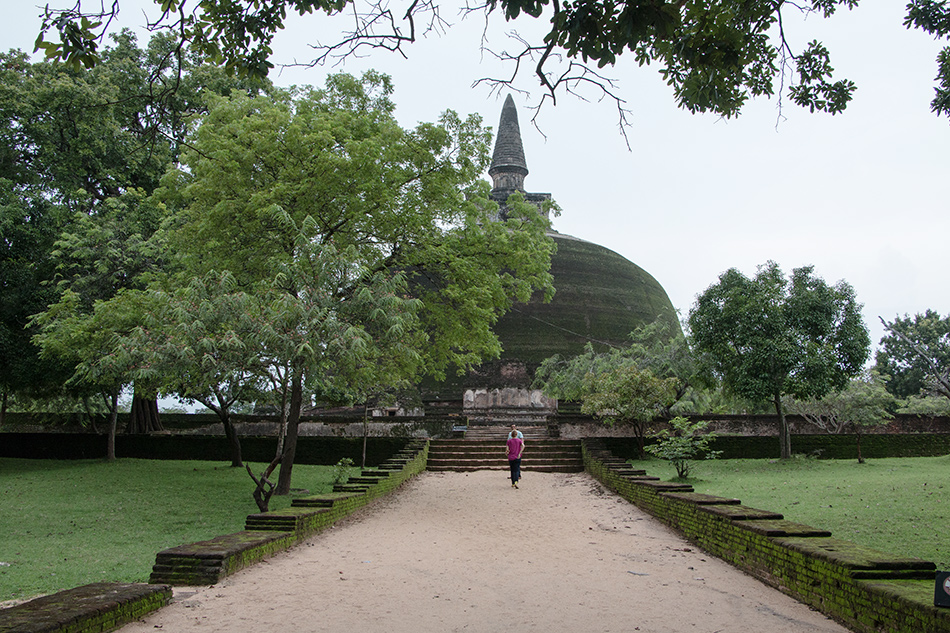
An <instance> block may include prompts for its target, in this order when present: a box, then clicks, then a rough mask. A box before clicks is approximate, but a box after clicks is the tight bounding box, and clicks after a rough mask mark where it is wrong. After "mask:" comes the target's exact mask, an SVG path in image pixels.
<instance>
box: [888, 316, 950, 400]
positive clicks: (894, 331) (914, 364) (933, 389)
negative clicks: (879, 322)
mask: <svg viewBox="0 0 950 633" xmlns="http://www.w3.org/2000/svg"><path fill="white" fill-rule="evenodd" d="M884 326H885V328H886V330H887V334H885V335H884V336H883V337H882V338H881V344H880V347H879V348H878V350H877V353H876V354H875V356H874V360H875V363H876V367H877V370H878V371H879V372H880V373H881V374H882V375H883V376H885V377H886V378H887V390H888V391H890V392H891V393H892V394H894V395H895V396H897V397H898V398H908V397H910V396H917V395H919V394H921V393H936V394H942V395H943V396H945V397H948V398H950V381H947V380H946V377H947V376H948V375H950V314H948V315H947V316H946V317H941V316H940V315H939V314H938V313H937V312H934V311H933V310H927V311H926V312H924V313H923V314H915V315H914V316H913V317H910V316H906V315H905V316H904V317H903V318H896V319H894V320H893V321H891V322H890V323H887V322H885V323H884ZM941 378H944V381H945V382H948V387H945V388H944V389H941Z"/></svg>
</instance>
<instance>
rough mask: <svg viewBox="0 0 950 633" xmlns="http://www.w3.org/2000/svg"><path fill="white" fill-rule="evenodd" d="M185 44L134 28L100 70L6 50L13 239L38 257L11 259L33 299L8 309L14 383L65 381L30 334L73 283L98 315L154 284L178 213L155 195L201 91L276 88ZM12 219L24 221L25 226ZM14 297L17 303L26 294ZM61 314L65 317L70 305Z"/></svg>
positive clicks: (145, 415)
mask: <svg viewBox="0 0 950 633" xmlns="http://www.w3.org/2000/svg"><path fill="white" fill-rule="evenodd" d="M177 44H178V43H177V40H175V39H174V38H173V37H170V36H168V35H160V36H156V37H154V38H152V40H151V41H150V42H149V44H148V46H147V47H146V48H145V49H142V48H140V47H139V46H138V44H137V43H136V40H135V38H134V36H132V35H131V33H130V32H128V31H123V32H121V33H118V34H116V35H115V37H114V38H113V43H112V45H111V46H109V47H107V48H104V49H103V51H102V53H101V63H99V64H97V65H96V66H95V68H93V69H91V70H89V71H77V70H75V69H72V68H70V67H68V66H66V65H64V64H61V63H54V62H50V61H44V62H40V63H30V62H29V61H28V59H27V57H26V56H25V55H23V54H22V53H19V52H11V53H9V54H7V55H3V56H2V57H0V74H2V81H0V120H2V121H0V122H2V126H0V134H2V135H3V140H4V141H5V142H4V143H2V144H0V164H2V165H3V166H4V168H5V171H4V174H5V176H6V179H5V180H4V184H3V185H2V186H3V187H4V200H10V201H15V204H13V203H12V202H11V204H5V205H4V208H3V214H4V218H5V221H4V223H3V226H4V232H5V235H4V237H5V238H9V239H5V242H6V243H7V244H8V245H9V247H10V248H9V249H8V252H10V253H13V252H29V253H30V254H29V259H28V260H27V261H23V260H20V261H21V263H22V265H21V266H20V267H19V268H16V267H14V266H13V265H12V264H11V265H10V266H9V267H6V266H5V267H4V269H3V271H2V272H0V275H2V276H3V278H4V280H6V279H8V278H9V279H12V281H11V282H10V283H11V284H19V285H18V286H17V287H19V288H23V289H24V290H25V292H28V293H29V298H30V300H29V301H19V302H18V305H19V309H18V311H9V312H8V311H4V314H3V315H2V318H3V322H4V326H5V329H7V330H8V331H11V332H13V333H14V334H16V335H18V336H19V339H20V341H19V342H22V343H23V344H22V345H19V346H18V347H17V351H16V353H15V358H16V359H17V361H18V362H19V365H20V367H21V368H20V369H19V370H17V371H10V372H9V373H7V371H6V370H5V371H4V373H3V376H4V377H3V379H2V382H3V383H4V384H13V382H12V381H13V379H14V378H15V377H16V376H26V375H29V374H34V375H36V374H39V375H41V376H47V377H49V378H51V379H55V378H58V379H59V381H62V378H63V377H62V373H61V372H60V373H59V374H57V373H54V372H49V371H46V372H44V371H42V370H43V368H44V367H45V366H46V365H48V363H49V361H41V360H36V359H37V358H38V354H37V353H36V348H35V346H34V345H33V343H32V342H30V341H29V340H28V339H27V335H26V334H25V333H24V332H23V331H22V328H23V326H24V323H25V322H26V318H25V314H24V311H26V310H29V311H30V312H29V313H28V314H36V313H40V312H43V311H45V310H47V307H48V306H49V305H52V304H55V303H57V301H58V300H59V298H60V297H61V296H62V293H63V292H64V291H66V290H71V291H72V292H73V294H74V295H76V296H77V297H78V301H69V302H67V303H68V305H69V306H71V307H74V308H75V309H77V310H80V311H81V312H82V313H83V314H84V315H85V317H86V318H89V319H92V318H93V316H94V315H93V306H94V305H95V303H96V302H97V301H109V300H110V299H111V298H112V297H114V296H116V294H117V293H118V292H120V291H122V290H123V289H135V288H137V289H141V288H144V287H145V285H146V284H147V283H148V280H149V278H150V277H151V276H153V275H155V274H157V273H158V272H160V270H161V268H162V267H164V266H165V265H166V264H167V263H168V261H169V260H168V259H167V258H165V257H164V256H163V255H162V254H161V253H160V249H155V248H153V247H152V246H150V245H149V242H150V240H151V238H152V236H153V235H154V234H155V233H156V231H157V229H158V227H159V226H160V224H161V221H162V219H163V217H164V216H165V215H166V214H165V209H164V208H163V207H161V205H157V204H154V203H153V202H152V201H151V200H150V199H149V196H150V194H151V193H152V192H153V191H154V190H155V188H156V187H157V186H158V185H159V182H160V179H161V177H162V175H163V174H164V173H165V171H166V169H167V168H168V166H169V165H170V164H171V163H173V162H174V161H175V160H176V158H177V154H178V151H179V148H180V144H181V142H182V141H183V139H184V137H185V135H186V134H187V132H188V130H189V129H190V127H191V126H193V124H194V119H195V117H196V116H198V115H200V114H201V113H202V112H204V111H205V110H206V106H205V102H204V96H203V95H202V94H201V91H203V90H209V91H218V92H221V93H227V92H229V91H230V90H231V89H233V88H242V89H243V88H251V89H253V88H255V87H261V86H265V84H264V83H262V82H259V81H258V82H250V81H239V80H237V79H235V78H229V77H228V76H227V74H226V73H225V72H224V71H223V70H222V69H220V68H217V67H213V66H211V67H209V66H207V65H202V64H201V60H200V58H198V57H196V56H195V55H194V54H191V53H187V52H186V51H184V50H182V49H180V48H179V47H178V46H177ZM7 227H14V228H16V227H19V229H18V230H17V232H16V234H13V233H7ZM24 227H28V228H29V229H30V230H29V231H24V230H22V229H23V228H24ZM40 235H42V236H44V237H43V241H42V242H39V241H37V239H36V238H37V237H38V236H40ZM8 261H12V258H11V260H8ZM11 271H12V272H11ZM24 272H29V284H32V285H33V288H34V289H33V290H32V291H30V290H29V287H30V286H29V284H28V283H22V284H20V283H19V282H18V281H17V280H21V281H22V280H24V279H26V277H25V276H24V274H23V273H24ZM8 273H9V277H8ZM14 273H16V275H18V276H14ZM5 283H6V281H5ZM11 287H12V286H11ZM6 297H10V299H11V301H12V300H13V299H14V293H13V292H11V293H10V294H9V295H7V294H6V293H5V297H4V298H5V299H6ZM17 298H18V299H25V298H26V297H25V296H23V293H21V294H20V295H19V296H18V297H17ZM56 314H58V315H60V316H65V313H64V312H63V310H56ZM71 319H72V317H70V321H69V322H70V324H71V327H72V325H73V321H72V320H71ZM45 327H46V328H47V330H48V329H49V328H51V327H54V324H53V323H49V322H47V323H46V325H45ZM69 356H70V357H74V355H72V354H69ZM47 357H49V355H47ZM31 359H33V360H31ZM44 363H45V364H44ZM31 368H32V369H31ZM8 377H9V380H8ZM42 382H43V381H42V380H41V381H40V384H42ZM22 383H23V381H22V380H20V381H19V383H17V384H22ZM140 386H141V385H138V384H137V385H136V394H135V397H134V398H133V416H132V427H131V430H137V431H146V430H149V429H151V428H156V427H157V425H158V415H157V404H156V402H155V400H154V398H153V397H151V396H152V394H150V393H148V392H149V391H150V389H146V390H145V392H144V393H141V392H140V390H139V387H140ZM146 387H147V385H146ZM21 388H22V387H21Z"/></svg>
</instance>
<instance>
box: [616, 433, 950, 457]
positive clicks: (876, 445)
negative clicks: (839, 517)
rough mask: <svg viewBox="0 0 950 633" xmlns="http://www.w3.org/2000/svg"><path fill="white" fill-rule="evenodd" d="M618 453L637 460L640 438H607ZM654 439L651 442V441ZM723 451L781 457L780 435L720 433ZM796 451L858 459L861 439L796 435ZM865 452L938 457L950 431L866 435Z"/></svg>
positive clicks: (949, 443)
mask: <svg viewBox="0 0 950 633" xmlns="http://www.w3.org/2000/svg"><path fill="white" fill-rule="evenodd" d="M604 441H605V442H607V446H608V448H610V450H611V451H612V452H613V453H614V454H615V455H617V456H619V457H623V458H625V459H636V457H637V452H638V449H637V440H636V438H633V437H612V438H604ZM649 443H650V441H647V444H649ZM711 448H712V449H713V450H717V451H722V458H723V459H775V458H778V457H779V445H778V437H759V436H735V435H720V436H719V437H717V438H716V439H715V440H714V441H713V442H712V444H711ZM792 452H793V453H797V454H802V455H812V456H815V457H819V458H821V459H857V457H858V449H857V440H856V439H855V437H854V436H853V435H793V436H792ZM861 454H862V455H863V456H864V457H865V458H869V459H879V458H884V457H934V456H939V455H948V454H950V433H908V434H901V435H895V434H886V435H862V436H861Z"/></svg>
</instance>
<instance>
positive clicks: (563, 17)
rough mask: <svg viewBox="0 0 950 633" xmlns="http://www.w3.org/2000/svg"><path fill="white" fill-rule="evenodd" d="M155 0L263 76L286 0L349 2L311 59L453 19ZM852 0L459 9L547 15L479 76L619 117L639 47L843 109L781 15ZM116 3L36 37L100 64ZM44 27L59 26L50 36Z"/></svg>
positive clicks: (946, 70) (432, 13)
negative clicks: (617, 85)
mask: <svg viewBox="0 0 950 633" xmlns="http://www.w3.org/2000/svg"><path fill="white" fill-rule="evenodd" d="M155 3H156V4H158V5H160V6H161V10H162V14H161V16H159V17H158V18H157V19H155V20H154V21H153V22H152V23H150V25H149V27H150V28H153V29H158V28H164V29H168V30H170V31H173V32H175V33H177V34H178V36H179V37H180V38H181V40H182V41H183V42H185V41H187V42H189V43H190V44H191V46H193V47H195V49H196V50H198V51H199V52H201V53H202V54H203V55H205V56H207V58H208V59H211V60H214V61H215V62H216V63H219V64H222V65H224V66H225V67H227V68H228V69H230V70H233V71H236V72H237V73H238V74H241V75H248V76H264V75H266V74H267V73H268V71H269V70H270V69H271V68H272V67H273V63H272V61H271V60H270V57H271V54H272V50H271V43H272V41H273V38H274V36H275V34H276V33H277V32H278V31H280V30H281V29H282V28H283V27H284V23H285V20H286V17H287V13H288V12H289V11H294V12H296V13H299V14H300V15H304V14H311V13H316V14H318V15H319V14H324V15H327V16H333V15H337V14H340V13H343V12H344V11H346V12H347V13H352V16H353V20H354V22H353V25H352V27H351V28H349V29H344V30H343V31H342V32H341V33H340V34H339V37H338V38H336V40H337V41H335V42H330V43H329V44H321V43H320V42H315V43H313V46H314V48H315V59H314V60H313V61H312V62H311V64H323V63H327V62H335V61H339V59H340V58H345V57H348V56H353V55H358V54H361V52H362V49H364V48H377V49H380V48H381V49H386V50H390V51H395V52H398V53H401V54H405V52H404V48H405V46H407V45H408V44H409V43H411V42H413V41H415V40H416V38H417V37H419V36H420V34H423V33H429V32H433V31H434V32H437V33H441V32H444V31H445V30H446V28H447V23H446V22H445V20H444V19H443V18H442V17H441V11H442V10H443V9H444V7H443V6H442V5H440V4H439V3H438V2H435V1H427V2H407V3H405V4H404V5H403V6H402V7H400V8H398V9H394V8H392V7H391V6H390V5H384V4H380V3H378V2H374V1H373V0H367V1H366V2H361V1H357V0H352V1H349V0H277V1H274V2H264V3H261V2H256V1H255V2H251V0H242V1H237V2H221V1H216V0H203V1H201V2H196V3H195V4H194V5H191V4H190V3H189V2H188V0H171V1H169V0H155ZM857 4H858V0H810V2H807V3H803V4H795V3H791V2H785V1H777V2H776V1H773V0H743V1H740V0H717V1H715V2H695V1H686V2H670V1H667V0H648V1H646V2H632V1H624V2H618V3H614V2H606V1H605V0H577V1H575V2H570V3H564V2H557V1H554V0H551V1H550V2H549V1H548V0H490V1H488V2H485V3H481V4H476V5H474V6H473V5H466V7H465V9H464V12H465V13H469V14H471V13H475V14H482V15H483V17H484V19H486V20H487V19H488V18H489V17H491V16H492V15H498V14H501V15H502V16H503V18H504V19H505V21H507V22H519V21H520V23H523V22H525V21H527V20H528V19H529V18H533V19H537V20H543V21H545V23H546V26H545V29H546V33H545V34H544V35H542V36H540V38H539V39H537V40H529V39H524V37H522V36H519V35H514V36H513V37H514V39H515V41H516V42H517V47H518V49H520V50H516V51H515V52H514V53H509V52H507V51H502V52H497V53H494V52H493V53H494V55H495V56H496V57H498V58H499V59H501V60H502V61H505V62H508V63H509V64H510V65H511V67H512V76H509V77H505V78H499V79H495V78H484V79H482V80H480V81H484V82H487V83H489V84H490V85H493V86H496V87H497V86H499V85H507V84H510V83H511V82H512V80H513V76H517V74H518V72H519V70H520V69H521V68H531V67H533V70H534V72H535V74H536V76H537V78H538V80H539V81H540V83H541V85H542V86H543V87H544V89H545V95H544V97H543V98H542V102H543V100H544V99H546V98H550V99H551V100H552V101H553V100H555V99H556V97H557V95H558V94H559V93H560V92H568V93H573V92H576V91H578V90H581V89H582V87H584V86H588V87H593V88H594V89H595V90H599V91H600V92H601V93H602V94H603V95H604V96H606V97H608V98H613V99H614V100H615V101H616V102H617V104H618V108H619V109H620V116H621V120H622V121H623V120H625V119H624V115H625V111H624V110H623V108H622V101H621V100H620V99H619V98H618V97H616V95H615V94H614V84H613V82H612V81H611V80H609V79H608V78H606V77H605V76H604V75H603V74H602V69H603V68H604V67H605V66H610V65H613V64H614V63H615V62H616V61H617V59H618V57H620V56H621V55H623V54H625V53H626V54H630V55H633V57H634V59H636V61H637V63H638V64H640V65H641V66H642V65H648V64H656V65H657V66H658V68H659V71H660V73H661V74H662V76H663V78H664V79H665V80H666V81H667V83H668V84H669V85H670V86H671V87H672V90H673V94H674V98H675V99H676V102H677V103H678V105H680V106H681V107H684V108H686V109H688V110H690V111H691V112H707V111H708V112H714V113H718V114H721V115H723V116H727V117H730V116H734V115H737V114H738V113H739V111H740V110H741V108H742V106H743V105H744V104H745V102H746V101H748V99H749V98H750V97H756V96H771V95H772V94H774V93H775V91H776V85H775V84H776V80H777V79H778V83H779V87H780V88H785V87H786V86H787V88H788V92H787V96H788V98H790V99H791V100H792V101H793V102H794V103H796V104H798V105H801V106H803V107H806V108H808V109H809V110H811V111H815V110H819V111H826V112H830V113H832V114H834V113H837V112H840V111H842V110H843V109H844V108H845V107H846V106H847V103H848V101H850V99H851V95H852V93H853V91H854V90H855V86H854V84H853V83H852V82H851V81H848V80H835V79H834V78H833V68H832V67H831V64H830V56H829V51H828V50H827V49H826V48H825V47H824V46H823V45H822V44H821V43H820V42H818V41H815V40H813V41H811V42H810V43H809V44H808V45H807V46H805V47H804V48H803V49H801V50H798V49H797V48H795V47H793V46H792V44H791V41H792V38H790V37H788V33H787V31H786V29H787V28H788V26H787V21H786V20H785V19H784V18H785V17H787V14H788V13H789V12H791V11H798V12H804V13H817V14H820V15H822V16H824V17H829V16H830V15H832V14H833V13H835V12H836V10H837V9H838V8H841V7H844V8H848V9H851V8H853V7H855V6H856V5H857ZM186 5H187V6H186ZM118 6H119V2H118V1H117V0H116V1H115V2H113V3H111V5H110V8H105V7H103V6H101V5H100V6H99V7H98V10H96V9H95V8H94V9H93V10H91V11H87V12H84V11H83V9H82V2H77V3H76V4H75V5H74V6H73V7H72V8H70V9H49V8H48V7H47V9H46V11H45V12H44V21H43V25H42V30H41V33H40V36H39V38H38V39H37V47H38V49H44V50H45V51H46V54H47V55H48V56H51V57H55V58H59V59H63V60H65V61H67V62H68V63H70V64H72V65H73V66H75V67H76V68H79V67H80V66H81V65H86V66H92V65H94V64H95V63H96V62H97V60H98V57H99V52H98V42H99V40H101V38H102V35H103V33H105V32H106V31H107V29H108V27H109V26H110V25H111V24H112V22H113V21H114V20H115V19H116V15H117V12H118ZM398 15H401V18H400V17H397V16H398ZM947 16H948V9H946V8H945V3H944V2H939V1H936V0H913V1H912V2H911V3H910V4H909V5H908V14H907V19H906V20H905V24H906V25H907V26H908V27H912V26H913V27H917V28H921V29H923V30H925V31H927V32H928V33H931V34H933V35H935V36H936V37H945V36H946V35H947V34H948V30H950V27H948V25H950V19H948V17H947ZM313 19H316V18H313ZM47 35H52V36H53V37H51V38H50V39H48V40H47V39H46V36H47ZM794 39H798V40H802V41H804V39H806V38H802V37H800V36H799V37H796V38H794ZM948 60H950V53H948V52H947V50H944V52H943V53H942V54H941V57H940V59H939V60H938V65H939V72H940V75H939V77H938V80H939V81H940V82H941V83H940V86H941V87H940V88H938V98H937V99H935V101H934V105H933V108H934V110H935V111H936V112H938V113H948V112H950V111H948V109H947V106H946V103H947V88H948V86H950V61H948Z"/></svg>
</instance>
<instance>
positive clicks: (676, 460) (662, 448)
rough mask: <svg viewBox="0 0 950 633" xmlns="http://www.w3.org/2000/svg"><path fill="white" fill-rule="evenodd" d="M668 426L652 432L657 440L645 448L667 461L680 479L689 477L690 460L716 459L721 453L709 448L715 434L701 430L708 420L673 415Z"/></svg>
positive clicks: (707, 424)
mask: <svg viewBox="0 0 950 633" xmlns="http://www.w3.org/2000/svg"><path fill="white" fill-rule="evenodd" d="M670 426H671V427H672V428H671V429H662V430H660V431H658V432H656V433H654V434H653V435H652V436H651V437H654V438H657V440H659V441H657V443H656V444H651V445H650V446H647V447H646V448H645V450H646V451H647V452H648V453H650V454H651V455H654V456H656V457H659V458H660V459H665V460H667V461H669V462H670V463H671V464H672V465H673V468H675V469H676V476H677V477H679V478H680V479H686V478H687V477H689V473H690V470H691V467H692V465H691V464H690V460H695V459H698V458H700V457H702V458H705V459H716V458H717V457H719V455H720V454H721V453H722V451H711V450H709V443H710V442H711V441H712V440H714V439H716V434H715V433H704V432H703V431H705V430H706V427H707V426H709V422H708V421H706V420H698V421H696V422H690V421H689V419H687V418H683V417H675V418H673V419H672V420H670Z"/></svg>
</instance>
